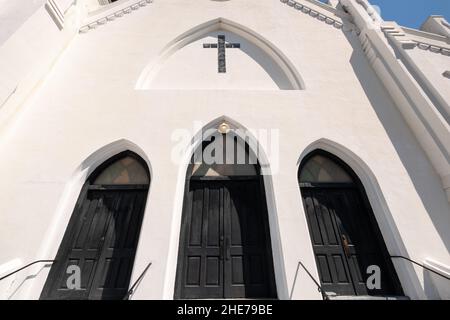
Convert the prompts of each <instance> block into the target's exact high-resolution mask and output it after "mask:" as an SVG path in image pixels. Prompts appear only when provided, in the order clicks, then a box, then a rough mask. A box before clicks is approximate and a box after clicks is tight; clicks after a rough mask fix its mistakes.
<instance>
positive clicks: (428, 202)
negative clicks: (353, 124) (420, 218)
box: [345, 34, 450, 297]
mask: <svg viewBox="0 0 450 320" xmlns="http://www.w3.org/2000/svg"><path fill="white" fill-rule="evenodd" d="M345 35H346V37H347V39H348V41H349V43H350V44H351V45H352V47H353V50H354V51H353V55H352V57H351V59H350V64H351V66H352V68H353V70H354V72H355V75H356V76H357V78H358V81H359V82H360V84H361V87H362V88H363V90H364V92H365V94H366V96H367V98H368V99H369V101H370V103H371V105H372V107H373V110H374V111H375V113H376V115H377V117H378V118H379V120H380V122H381V124H382V125H383V127H384V129H385V131H386V133H387V135H388V136H389V139H390V140H391V142H392V144H393V146H394V148H395V150H396V151H397V154H398V156H399V158H400V160H401V161H402V164H403V166H404V168H405V169H406V170H407V172H408V174H409V177H410V179H411V181H412V183H413V185H414V187H415V189H416V191H417V194H418V195H419V197H420V199H421V201H422V204H423V206H424V207H425V209H426V210H427V212H428V214H429V217H430V219H431V221H432V223H433V225H434V227H435V229H436V231H437V232H438V235H439V237H440V238H441V240H442V242H443V243H444V244H445V246H446V249H447V251H449V250H450V232H449V227H448V226H450V215H448V203H447V198H446V195H445V193H444V190H443V188H442V187H441V185H440V184H438V183H436V181H440V178H439V177H438V175H437V174H436V173H435V171H434V169H433V168H432V167H431V164H430V162H429V160H428V158H427V157H426V156H425V154H424V152H423V150H422V149H421V148H420V146H419V147H418V145H417V143H416V141H415V140H412V139H411V136H413V133H412V132H411V131H410V130H409V129H406V130H404V129H403V126H399V125H398V124H399V123H401V122H404V119H403V117H402V115H401V114H400V111H399V110H398V109H397V108H396V107H395V104H394V102H393V101H392V100H391V99H390V97H389V96H388V95H387V94H383V93H384V92H386V91H385V88H384V87H383V85H382V83H381V81H380V79H379V78H378V77H377V75H376V74H375V73H374V70H373V69H372V68H371V66H370V65H369V62H368V61H367V58H366V56H365V54H364V52H363V51H362V48H361V44H360V42H359V40H358V39H357V38H356V37H354V36H352V35H349V34H345ZM405 125H406V123H405ZM408 141H409V142H408ZM405 209H406V210H407V206H405ZM445 213H447V214H445ZM405 214H407V211H406V212H405ZM404 252H407V251H404ZM410 258H411V259H413V260H416V261H417V259H418V258H417V257H414V256H411V257H410ZM418 262H423V261H418ZM410 268H411V271H413V272H414V269H413V268H412V267H410ZM410 273H411V272H410ZM411 274H412V273H411ZM417 281H419V279H417ZM419 285H420V282H419ZM424 286H425V288H424V289H425V294H426V295H427V296H428V297H430V296H431V297H436V291H435V289H434V286H433V284H432V281H426V277H425V281H424ZM431 286H433V287H431Z"/></svg>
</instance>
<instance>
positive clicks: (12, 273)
mask: <svg viewBox="0 0 450 320" xmlns="http://www.w3.org/2000/svg"><path fill="white" fill-rule="evenodd" d="M53 262H55V260H36V261H33V262H31V263H29V264H27V265H26V266H23V267H22V268H19V269H17V270H14V271H13V272H11V273H8V274H7V275H6V276H3V277H1V278H0V281H2V280H4V279H6V278H8V277H10V276H12V275H14V274H16V273H17V272H20V271H22V270H23V269H26V268H28V267H31V266H32V265H35V264H38V263H53Z"/></svg>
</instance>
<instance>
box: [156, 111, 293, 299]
mask: <svg viewBox="0 0 450 320" xmlns="http://www.w3.org/2000/svg"><path fill="white" fill-rule="evenodd" d="M223 122H226V123H227V124H229V125H230V128H231V129H243V130H244V129H245V127H243V126H242V125H241V124H239V123H238V122H236V121H234V120H233V119H230V118H228V117H226V116H222V117H219V118H217V119H215V120H213V121H211V122H209V123H208V124H207V125H205V126H204V127H203V128H202V129H201V130H200V131H198V132H197V133H196V134H195V135H194V136H193V138H192V140H191V142H190V145H189V147H188V148H187V152H186V154H185V160H184V161H183V165H182V166H180V171H179V185H178V187H177V195H176V205H175V207H174V220H173V224H172V236H171V244H170V251H169V259H168V270H167V273H166V280H165V290H164V291H165V292H164V297H165V299H172V298H173V297H174V296H175V297H179V295H178V294H177V291H176V287H177V285H176V282H177V281H176V280H178V279H176V278H177V264H178V263H179V255H180V250H181V249H182V243H181V242H182V238H180V234H181V233H182V232H183V231H182V229H183V224H182V213H184V209H185V208H186V205H185V203H186V196H185V195H186V190H188V189H187V188H188V184H189V181H190V179H189V177H190V175H189V172H192V171H191V170H192V167H190V162H191V159H192V156H193V154H194V152H195V150H197V149H198V148H199V147H200V148H201V147H202V141H204V136H203V134H202V132H205V131H207V130H208V129H213V128H216V129H217V128H218V126H219V125H220V124H221V123H223ZM236 132H238V133H239V134H240V133H241V132H242V130H238V131H236ZM247 138H248V142H249V143H248V145H249V148H250V149H252V150H251V151H250V150H249V151H250V152H254V153H258V162H259V163H260V164H262V163H264V166H261V170H260V171H259V173H260V175H259V176H258V180H259V182H260V183H261V186H262V191H261V193H260V195H262V196H263V197H264V198H265V205H266V206H267V212H268V227H269V230H270V231H269V233H270V245H271V247H272V257H273V259H272V260H273V268H274V277H275V290H276V292H275V294H276V296H277V297H278V298H280V299H286V298H287V297H288V289H287V281H286V275H285V270H284V258H283V252H282V247H281V237H280V233H279V228H278V217H277V209H276V206H275V201H274V194H273V189H272V181H271V172H270V166H269V162H268V159H267V156H266V154H265V152H264V149H263V148H262V147H261V146H260V145H259V143H258V141H257V140H256V139H255V137H254V136H252V135H251V134H250V133H249V135H248V136H247ZM255 150H259V151H256V152H255ZM207 179H208V178H207ZM200 180H201V179H200ZM178 292H179V291H178Z"/></svg>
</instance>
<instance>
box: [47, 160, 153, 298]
mask: <svg viewBox="0 0 450 320" xmlns="http://www.w3.org/2000/svg"><path fill="white" fill-rule="evenodd" d="M149 184H150V174H149V170H148V167H147V165H146V163H145V161H144V160H143V159H141V158H140V157H139V156H138V155H137V154H135V153H133V152H131V151H125V152H122V153H120V154H118V155H116V156H114V157H112V158H110V159H108V160H107V161H105V162H104V163H103V164H102V165H100V166H99V167H98V168H97V169H96V170H95V171H94V172H93V173H92V174H91V175H90V176H89V178H88V179H87V181H86V183H85V184H84V186H83V188H82V190H81V193H80V196H79V198H78V202H77V204H76V206H75V209H74V211H73V213H72V217H71V219H70V221H69V225H68V226H67V229H66V232H65V235H64V238H63V240H62V242H61V245H60V247H59V249H58V253H57V255H56V258H55V260H56V261H55V263H54V264H53V265H52V268H51V270H50V273H49V275H48V278H47V281H46V283H45V286H44V289H43V291H42V294H41V299H51V300H55V299H77V300H78V299H107V300H110V299H114V300H115V299H123V298H124V297H125V296H126V294H127V291H128V286H129V282H130V278H131V271H132V269H133V264H134V257H135V254H136V249H137V243H138V240H139V233H140V229H141V223H142V218H143V215H144V209H145V204H146V201H147V193H148V188H149ZM77 270H78V271H77ZM74 272H76V274H78V275H79V278H80V287H79V288H76V287H74V288H69V287H68V285H67V283H68V277H70V276H72V275H73V274H74Z"/></svg>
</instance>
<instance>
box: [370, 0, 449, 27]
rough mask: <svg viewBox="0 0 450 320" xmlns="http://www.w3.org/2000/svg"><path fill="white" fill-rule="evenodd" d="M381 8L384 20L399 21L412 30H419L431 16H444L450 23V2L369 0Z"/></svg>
mask: <svg viewBox="0 0 450 320" xmlns="http://www.w3.org/2000/svg"><path fill="white" fill-rule="evenodd" d="M369 2H370V3H371V4H373V5H378V6H379V7H380V8H381V16H382V17H383V19H384V20H387V21H390V20H394V21H397V23H398V24H400V25H403V26H405V27H410V28H419V27H420V26H421V25H422V23H424V22H425V20H426V18H427V17H428V16H430V15H443V16H445V18H446V19H447V21H450V0H369Z"/></svg>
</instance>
